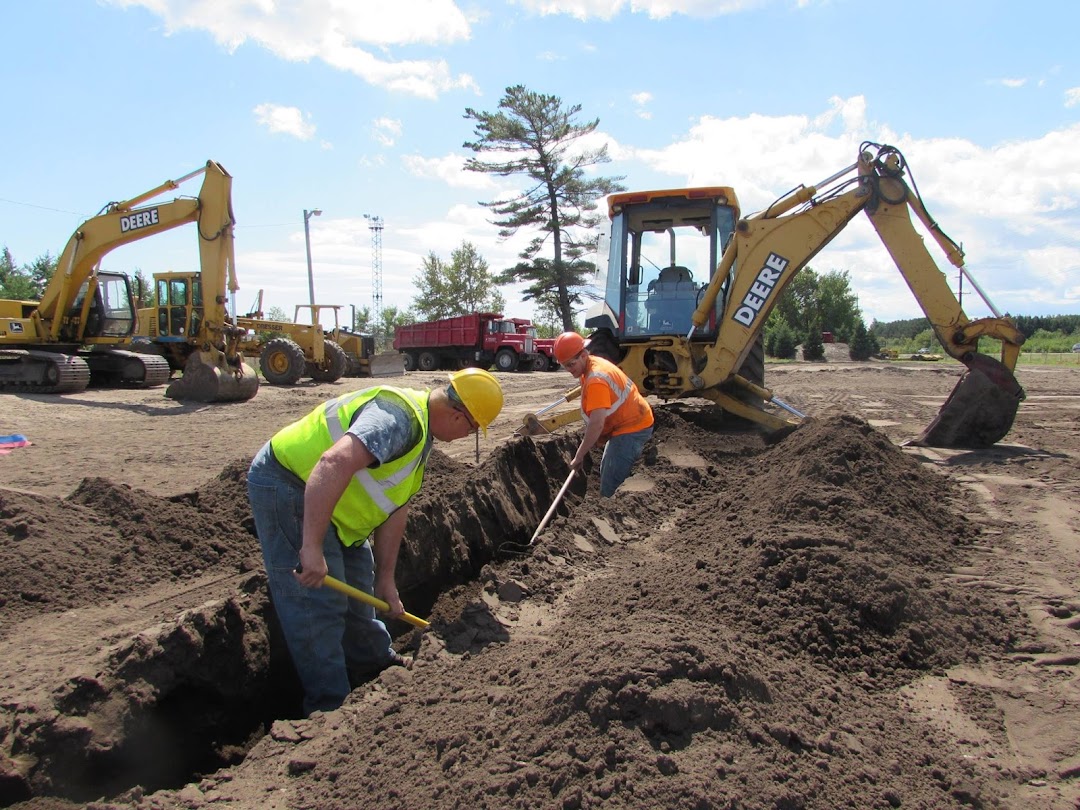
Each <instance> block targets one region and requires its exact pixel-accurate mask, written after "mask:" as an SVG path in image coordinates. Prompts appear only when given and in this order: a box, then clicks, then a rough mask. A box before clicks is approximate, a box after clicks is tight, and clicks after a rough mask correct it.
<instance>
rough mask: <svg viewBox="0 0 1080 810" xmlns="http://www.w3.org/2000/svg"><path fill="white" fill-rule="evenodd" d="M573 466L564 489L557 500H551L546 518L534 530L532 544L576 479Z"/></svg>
mask: <svg viewBox="0 0 1080 810" xmlns="http://www.w3.org/2000/svg"><path fill="white" fill-rule="evenodd" d="M576 472H577V470H575V469H574V468H573V467H571V468H570V474H569V475H568V476H566V481H565V482H564V483H563V485H562V489H560V490H559V494H558V495H556V496H555V500H553V501H552V502H551V506H549V507H548V510H547V514H545V515H544V519H543V520H541V521H540V525H539V526H537V527H536V531H535V532H533V536H532V539H531V540H529V545H530V546H531V545H532V544H533V543H535V542H536V538H537V537H539V536H540V532H542V531H543V530H544V527H545V526H547V525H548V521H549V520H551V516H552V515H554V514H555V509H556V507H558V505H559V501H561V500H562V498H563V495H565V494H566V490H567V489H568V488H569V486H570V482H571V481H573V480H574V473H576Z"/></svg>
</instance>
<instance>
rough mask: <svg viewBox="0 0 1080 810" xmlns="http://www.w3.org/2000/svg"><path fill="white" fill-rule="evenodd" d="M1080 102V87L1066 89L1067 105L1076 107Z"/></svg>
mask: <svg viewBox="0 0 1080 810" xmlns="http://www.w3.org/2000/svg"><path fill="white" fill-rule="evenodd" d="M1077 104H1080V87H1070V88H1069V89H1068V90H1066V91H1065V106H1066V107H1075V106H1076V105H1077Z"/></svg>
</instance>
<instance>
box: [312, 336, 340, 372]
mask: <svg viewBox="0 0 1080 810" xmlns="http://www.w3.org/2000/svg"><path fill="white" fill-rule="evenodd" d="M323 354H324V355H325V362H324V365H325V366H326V368H319V367H318V366H312V368H311V379H313V380H315V382H337V381H338V380H340V379H341V378H342V377H344V376H345V372H346V371H348V370H349V356H348V355H347V354H345V350H344V349H343V348H341V346H339V345H338V344H337V343H335V342H334V341H332V340H326V341H323Z"/></svg>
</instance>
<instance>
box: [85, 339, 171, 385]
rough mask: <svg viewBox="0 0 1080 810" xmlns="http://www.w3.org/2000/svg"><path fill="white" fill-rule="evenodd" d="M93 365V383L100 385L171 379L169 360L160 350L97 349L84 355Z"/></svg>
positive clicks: (134, 383)
mask: <svg viewBox="0 0 1080 810" xmlns="http://www.w3.org/2000/svg"><path fill="white" fill-rule="evenodd" d="M81 356H82V357H83V358H84V359H85V360H86V363H87V365H88V366H89V367H90V383H91V384H92V385H94V386H100V387H109V386H115V387H121V388H153V387H155V386H158V385H164V384H165V383H167V382H168V381H169V376H170V375H171V374H172V369H171V368H169V361H168V360H166V359H165V358H164V357H162V356H161V355H158V354H149V353H147V354H144V353H141V352H132V351H127V350H126V349H108V350H106V351H93V352H87V353H85V354H83V355H81Z"/></svg>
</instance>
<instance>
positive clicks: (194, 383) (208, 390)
mask: <svg viewBox="0 0 1080 810" xmlns="http://www.w3.org/2000/svg"><path fill="white" fill-rule="evenodd" d="M239 372H240V373H238V370H237V369H236V368H234V367H233V366H232V365H230V364H229V363H227V362H226V360H225V355H224V354H222V353H221V352H219V351H211V352H201V351H196V352H194V353H193V354H192V355H191V357H189V358H188V360H187V363H185V364H184V373H183V375H182V376H181V377H180V378H179V379H176V380H174V381H173V382H172V383H170V384H169V387H168V388H167V389H166V390H165V396H167V397H169V399H179V400H191V401H193V402H239V401H241V400H245V399H251V398H252V397H253V396H255V394H256V393H258V391H259V375H258V374H256V372H255V369H253V368H252V367H251V366H250V365H248V364H247V363H245V362H242V361H241V362H240V365H239Z"/></svg>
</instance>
